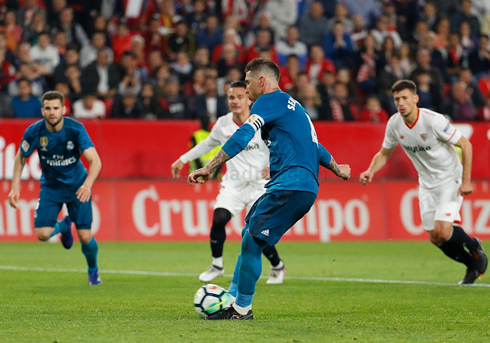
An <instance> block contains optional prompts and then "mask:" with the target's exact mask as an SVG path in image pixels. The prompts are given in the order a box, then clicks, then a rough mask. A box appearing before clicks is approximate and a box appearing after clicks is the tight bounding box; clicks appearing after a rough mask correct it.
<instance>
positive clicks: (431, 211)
mask: <svg viewBox="0 0 490 343" xmlns="http://www.w3.org/2000/svg"><path fill="white" fill-rule="evenodd" d="M460 186H461V179H455V180H451V181H450V182H447V183H444V184H442V185H440V186H438V187H437V188H434V189H427V188H424V187H421V186H419V206H420V216H421V217H422V225H423V226H424V229H425V230H427V231H430V230H434V222H435V221H436V220H438V221H443V222H450V223H453V222H455V221H456V222H458V221H461V216H460V214H459V210H460V209H461V204H462V202H463V197H462V196H461V195H458V189H459V187H460Z"/></svg>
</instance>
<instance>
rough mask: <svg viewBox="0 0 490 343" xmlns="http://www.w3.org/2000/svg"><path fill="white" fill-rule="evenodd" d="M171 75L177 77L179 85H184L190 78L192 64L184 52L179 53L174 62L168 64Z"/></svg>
mask: <svg viewBox="0 0 490 343" xmlns="http://www.w3.org/2000/svg"><path fill="white" fill-rule="evenodd" d="M170 68H171V69H172V72H173V74H175V75H177V77H178V78H179V81H180V84H185V83H186V82H187V81H189V80H190V79H191V77H192V63H191V61H190V59H189V56H188V55H187V53H186V52H185V51H179V52H178V53H177V55H176V60H175V62H173V63H170Z"/></svg>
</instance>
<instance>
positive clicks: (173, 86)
mask: <svg viewBox="0 0 490 343" xmlns="http://www.w3.org/2000/svg"><path fill="white" fill-rule="evenodd" d="M179 88H180V85H179V79H177V78H176V77H173V76H170V77H168V78H167V79H166V80H165V85H164V86H163V97H162V98H161V99H160V106H161V107H162V109H163V116H164V117H165V118H170V119H192V118H194V116H193V115H192V113H191V111H190V109H189V105H188V101H187V99H186V98H184V97H183V96H182V95H181V94H180V93H179Z"/></svg>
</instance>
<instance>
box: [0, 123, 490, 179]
mask: <svg viewBox="0 0 490 343" xmlns="http://www.w3.org/2000/svg"><path fill="white" fill-rule="evenodd" d="M32 122H33V121H32V120H0V180H2V179H10V178H11V176H12V170H13V160H14V157H15V153H16V151H17V149H18V147H19V144H20V142H21V140H22V135H23V133H24V130H25V129H26V128H27V127H28V126H29V125H30V124H31V123H32ZM84 124H85V127H86V128H87V131H88V133H89V134H90V136H91V138H92V140H93V142H94V144H95V145H96V147H97V150H98V151H99V154H100V156H101V158H102V165H103V167H102V172H101V175H100V177H101V178H146V177H151V178H169V177H171V175H170V165H171V163H172V162H173V161H175V160H176V159H177V158H178V157H179V156H180V155H181V154H182V153H184V152H185V151H186V150H187V149H188V142H189V138H190V137H191V135H192V133H193V132H194V131H195V130H197V129H198V127H199V124H198V122H197V121H144V120H138V121H136V120H134V121H131V120H121V121H119V120H104V121H84ZM457 126H458V128H459V129H460V130H461V131H462V132H463V134H464V135H465V136H466V137H467V138H469V139H470V140H471V142H472V143H473V147H474V149H473V152H474V163H473V177H474V178H490V159H489V158H488V156H490V141H489V138H490V124H487V123H473V124H457ZM315 127H316V130H317V134H318V137H319V140H320V142H322V144H323V145H324V146H325V147H326V148H327V149H328V150H330V151H331V152H332V154H333V155H334V156H335V158H336V159H337V161H338V162H340V163H349V164H350V165H351V167H352V176H353V177H354V178H355V177H358V176H359V174H360V173H361V172H362V171H364V170H365V169H366V168H367V167H368V166H369V163H370V162H371V158H372V157H373V155H374V154H375V153H376V152H377V151H378V150H379V148H380V146H381V143H382V140H383V136H384V130H385V126H384V125H380V124H374V123H330V122H316V123H315ZM37 159H38V157H37V154H34V155H33V157H31V158H30V160H31V161H29V163H28V165H27V167H26V168H25V169H26V170H25V172H24V179H39V177H40V175H41V172H40V170H39V165H38V160H37ZM321 176H322V177H327V178H333V176H332V175H331V174H330V173H329V172H328V171H327V170H324V169H323V170H322V172H321ZM377 177H390V178H391V177H393V178H412V179H416V177H417V175H416V172H415V169H414V168H413V166H412V164H411V162H410V161H409V160H408V158H407V157H406V156H405V154H404V153H403V151H402V150H401V149H400V148H399V147H398V148H397V149H396V150H395V152H394V154H393V156H392V157H391V159H390V160H389V161H388V164H387V166H386V167H385V168H384V169H383V170H381V171H380V172H379V174H378V175H377Z"/></svg>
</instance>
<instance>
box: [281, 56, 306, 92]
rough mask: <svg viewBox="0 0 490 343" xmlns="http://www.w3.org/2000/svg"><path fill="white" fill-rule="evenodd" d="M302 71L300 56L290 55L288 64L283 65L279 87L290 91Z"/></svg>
mask: <svg viewBox="0 0 490 343" xmlns="http://www.w3.org/2000/svg"><path fill="white" fill-rule="evenodd" d="M300 71H301V67H300V64H299V58H298V56H296V55H289V56H288V58H287V62H286V66H284V67H281V78H280V79H279V88H281V89H282V90H283V91H284V92H288V91H289V89H291V87H293V86H294V84H295V83H296V80H297V78H298V75H299V73H300Z"/></svg>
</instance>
